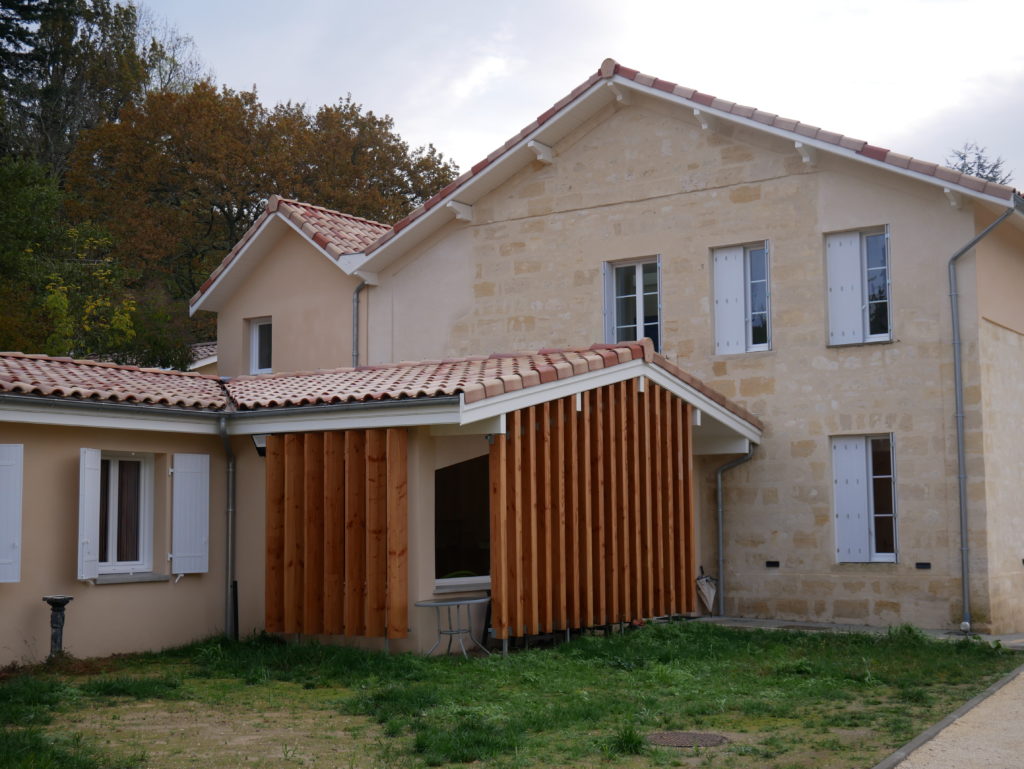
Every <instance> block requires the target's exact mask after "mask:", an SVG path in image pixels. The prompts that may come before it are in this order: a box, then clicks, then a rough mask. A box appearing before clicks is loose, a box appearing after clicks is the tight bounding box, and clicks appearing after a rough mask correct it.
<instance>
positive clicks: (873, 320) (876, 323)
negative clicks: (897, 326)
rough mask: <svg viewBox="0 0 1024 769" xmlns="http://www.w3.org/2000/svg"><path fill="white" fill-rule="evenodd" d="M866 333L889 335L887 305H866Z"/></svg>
mask: <svg viewBox="0 0 1024 769" xmlns="http://www.w3.org/2000/svg"><path fill="white" fill-rule="evenodd" d="M868 333H869V334H872V335H874V334H888V333H889V303H888V302H875V303H873V304H870V305H868Z"/></svg>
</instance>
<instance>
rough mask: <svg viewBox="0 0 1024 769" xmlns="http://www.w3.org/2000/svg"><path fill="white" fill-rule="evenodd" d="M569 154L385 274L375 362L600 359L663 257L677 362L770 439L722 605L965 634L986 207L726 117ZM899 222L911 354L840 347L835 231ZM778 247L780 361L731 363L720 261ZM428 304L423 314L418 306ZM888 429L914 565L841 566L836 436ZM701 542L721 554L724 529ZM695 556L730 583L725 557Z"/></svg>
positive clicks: (740, 486)
mask: <svg viewBox="0 0 1024 769" xmlns="http://www.w3.org/2000/svg"><path fill="white" fill-rule="evenodd" d="M555 150H556V158H555V162H554V163H553V164H551V165H549V166H545V165H541V164H534V165H532V166H531V167H529V168H526V169H524V170H522V171H521V172H519V173H518V174H517V175H515V176H513V177H512V178H511V179H510V180H508V181H507V182H506V183H504V184H503V185H501V186H500V187H498V188H497V189H496V190H494V191H493V192H491V193H490V194H488V195H487V196H485V197H484V198H483V199H481V200H480V201H478V202H477V203H476V204H475V205H474V221H473V223H472V224H465V223H454V222H453V223H452V224H449V225H447V226H446V228H444V229H442V230H440V231H439V232H438V233H437V234H436V235H435V236H434V237H433V239H432V240H431V241H429V242H428V243H426V244H424V245H422V246H420V247H418V248H416V249H414V250H412V251H411V252H410V253H408V254H407V255H405V256H404V257H402V259H400V260H399V261H398V262H396V263H395V264H394V265H392V266H391V267H390V268H387V269H386V270H384V271H383V274H382V282H381V285H380V286H379V287H375V288H374V289H372V291H371V299H370V301H371V310H370V318H369V327H370V332H369V333H370V341H369V346H370V351H369V352H370V358H371V361H385V360H400V359H404V358H420V359H422V358H424V357H435V356H436V357H443V356H451V355H468V354H485V353H489V352H492V351H497V350H515V349H537V348H540V347H552V346H553V347H558V346H578V345H585V344H591V343H592V342H594V341H595V340H602V339H604V334H605V331H604V329H605V322H604V310H605V308H604V293H605V277H604V274H605V270H606V266H607V265H608V264H609V263H614V262H616V261H620V260H630V259H640V258H657V259H659V260H660V264H661V308H662V313H661V315H662V336H663V340H664V342H663V347H662V349H663V352H664V354H665V355H667V356H668V357H669V358H670V359H671V360H673V361H674V362H675V363H677V364H678V365H679V366H681V367H682V368H683V369H685V370H687V371H689V372H691V373H693V374H695V375H696V376H698V377H700V378H702V379H704V380H705V381H706V382H707V383H708V384H710V385H711V386H712V387H715V388H716V389H718V390H719V391H720V392H722V393H723V394H724V395H726V396H728V397H730V398H733V399H735V400H737V401H738V402H740V403H742V404H743V405H744V406H746V407H747V408H748V409H750V410H751V411H753V412H754V413H755V414H757V415H758V416H759V417H761V418H762V419H763V420H764V422H765V424H766V430H765V439H764V443H763V445H761V446H760V447H759V448H758V449H757V454H756V457H755V459H754V461H753V462H751V463H750V464H748V465H745V466H743V467H741V468H739V469H737V470H735V471H733V472H732V473H731V474H730V476H729V477H728V478H729V480H728V483H727V493H726V506H727V515H726V517H727V530H726V564H727V566H726V568H727V570H728V574H727V577H728V582H729V584H730V590H729V591H728V603H727V611H728V613H730V614H737V615H743V616H760V617H781V618H792V619H801V618H806V619H820V620H834V621H838V622H860V623H873V624H890V623H898V622H913V623H915V624H919V625H922V626H927V627H947V626H949V625H950V624H958V623H959V617H960V611H961V606H960V564H959V529H958V519H957V506H956V451H955V434H954V420H953V411H954V407H953V390H952V388H953V368H952V353H951V344H950V318H949V304H948V288H947V284H946V260H947V259H948V258H949V256H950V255H951V254H952V253H953V251H955V250H956V248H958V247H959V246H960V245H961V244H963V243H966V242H967V241H968V240H969V239H970V238H971V237H972V236H973V234H974V232H975V230H974V214H973V212H972V211H970V210H969V208H968V207H965V208H964V209H963V210H956V209H953V208H951V207H950V206H949V203H948V201H947V200H946V199H945V197H944V196H943V194H942V190H941V188H938V187H933V186H930V185H925V184H922V183H919V182H917V181H915V180H911V179H907V178H905V177H901V176H898V175H896V174H894V173H890V172H883V171H878V170H876V169H872V168H868V167H865V166H863V165H861V164H857V163H853V162H850V161H846V160H843V159H839V158H835V157H831V156H827V155H822V156H819V158H818V161H817V163H816V164H815V165H806V164H804V163H803V162H802V161H801V158H800V156H799V155H798V154H797V153H796V152H795V150H794V149H793V147H792V144H791V143H790V142H785V141H783V140H781V139H776V138H773V137H770V136H766V135H764V134H762V133H759V132H752V131H748V130H746V129H741V128H735V127H730V126H728V125H725V126H719V127H718V128H717V129H715V130H712V131H705V130H702V129H701V128H700V127H699V126H698V125H697V123H696V122H695V121H694V119H693V118H692V116H691V115H687V114H685V113H683V112H675V111H673V110H672V109H670V108H668V107H666V106H665V105H663V104H661V103H654V102H650V101H645V100H644V99H642V98H640V99H637V100H636V101H635V102H634V105H633V106H630V107H627V108H625V109H621V110H619V111H613V110H611V109H609V111H608V112H606V113H603V114H600V115H598V116H596V117H595V118H593V119H592V120H591V121H590V122H588V123H586V124H584V125H582V126H580V127H579V128H578V129H577V130H576V132H575V133H573V134H571V135H570V136H568V137H567V138H566V139H565V140H563V141H562V142H560V143H559V144H558V145H557V146H556V147H555ZM883 226H887V227H888V228H889V232H890V255H891V280H892V308H893V329H894V333H893V340H892V342H889V343H885V344H866V345H858V346H851V347H829V346H827V340H828V330H827V317H828V315H827V313H828V308H827V291H826V275H825V255H824V243H825V235H826V234H827V233H830V232H837V231H845V230H857V229H862V228H875V227H883ZM765 240H767V241H768V242H769V248H770V263H771V268H770V269H771V292H772V294H771V323H772V349H771V350H770V351H765V352H754V353H745V354H739V355H729V356H719V355H716V354H715V348H714V329H713V323H712V270H711V264H712V261H711V259H712V251H713V249H715V248H718V247H723V246H730V245H739V244H745V243H753V242H760V241H765ZM414 276H415V277H414ZM467 276H469V277H470V279H469V280H467ZM960 281H961V290H962V297H961V302H962V307H963V313H962V323H963V335H964V341H965V355H966V356H967V357H968V358H970V356H972V355H973V356H976V355H977V334H978V330H977V328H978V325H977V317H978V312H977V297H976V287H975V263H974V259H973V256H968V257H965V258H964V259H963V260H961V265H960ZM425 294H429V298H430V302H429V303H428V302H426V301H424V299H423V298H422V297H423V296H424V295H425ZM410 303H415V306H416V309H417V312H416V313H415V314H408V315H406V314H403V313H402V312H401V311H400V308H403V307H406V306H407V305H409V304H410ZM384 308H388V309H387V314H386V317H384V315H385V311H384ZM385 327H386V328H387V334H386V336H385V335H383V334H379V333H378V329H380V328H385ZM975 359H976V358H975ZM965 375H966V377H967V384H968V418H967V424H968V450H969V452H970V454H971V473H972V475H971V478H972V486H971V496H972V504H977V505H980V508H981V511H982V512H981V514H980V515H979V516H978V517H976V519H975V520H978V521H981V528H979V529H977V530H975V531H974V532H973V534H972V538H973V539H975V540H977V541H976V542H973V545H972V546H973V547H974V554H975V556H976V557H977V559H978V561H977V564H976V565H975V568H976V569H978V570H979V571H978V575H979V578H978V579H976V580H975V584H976V587H975V589H976V590H977V591H978V592H977V597H976V599H975V603H976V604H977V606H978V607H979V608H980V609H981V610H982V612H983V614H987V611H988V610H987V605H986V603H985V601H986V595H987V594H986V593H985V590H984V584H983V583H984V576H985V575H987V573H988V571H987V565H986V563H987V561H986V558H987V554H986V547H987V539H986V535H985V531H984V515H983V511H984V504H985V482H984V476H983V471H984V466H983V462H982V459H981V451H982V449H983V446H982V442H981V438H980V435H981V434H980V432H979V430H980V426H981V416H980V409H981V399H980V397H981V396H980V379H979V376H980V374H979V370H978V367H977V366H976V365H971V364H969V365H968V366H967V367H966V371H965ZM881 433H891V434H892V435H893V441H894V452H895V463H896V474H897V479H896V484H897V499H898V502H897V504H898V509H897V529H898V531H897V537H898V561H897V562H896V563H870V564H837V563H836V548H835V532H834V527H833V519H832V469H831V450H830V436H835V435H865V434H881ZM726 459H728V457H720V458H706V459H705V460H702V465H701V467H703V468H704V471H705V475H706V477H705V481H707V478H709V477H710V478H711V481H709V483H711V486H710V487H708V486H707V485H706V486H705V489H706V491H704V492H702V494H704V495H706V494H711V495H712V496H711V498H710V502H708V500H707V498H703V499H704V503H705V504H704V515H705V519H704V520H705V522H707V523H710V524H713V509H714V508H713V477H712V476H711V475H708V474H709V473H712V472H713V467H714V466H715V465H717V464H721V462H724V461H725V460H726ZM718 460H721V461H718ZM708 488H710V490H709V491H708V490H707V489H708ZM709 504H710V507H709V506H708V505H709ZM708 516H710V518H709V517H708ZM703 531H704V532H705V534H703V535H702V537H703V539H702V541H703V542H704V547H705V548H708V547H713V544H714V537H713V534H711V532H712V531H713V526H711V525H709V526H705V527H704V529H703ZM766 561H778V562H779V567H778V568H767V567H766V566H765V563H766ZM700 562H701V563H703V565H704V566H705V570H706V571H708V572H709V573H713V568H714V562H715V553H714V552H713V551H705V552H702V553H701V558H700ZM918 564H922V565H923V564H928V567H927V568H924V567H923V566H922V568H918Z"/></svg>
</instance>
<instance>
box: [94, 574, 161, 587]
mask: <svg viewBox="0 0 1024 769" xmlns="http://www.w3.org/2000/svg"><path fill="white" fill-rule="evenodd" d="M170 579H171V575H170V574H154V573H153V572H151V571H147V572H139V573H138V574H100V575H99V576H98V577H96V584H97V585H124V584H128V583H129V582H169V581H170Z"/></svg>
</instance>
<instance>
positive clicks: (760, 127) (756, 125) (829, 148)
mask: <svg viewBox="0 0 1024 769" xmlns="http://www.w3.org/2000/svg"><path fill="white" fill-rule="evenodd" d="M612 80H614V82H616V83H618V84H619V85H622V86H624V87H626V88H631V89H633V90H634V91H637V92H638V93H643V94H647V95H648V96H652V97H654V98H657V99H665V100H668V101H672V102H675V103H676V104H680V105H683V106H685V107H687V108H689V109H698V110H700V111H701V112H706V113H709V114H711V115H714V116H715V117H718V118H720V119H722V120H727V121H729V122H730V123H736V124H738V125H742V126H746V127H747V128H753V129H755V130H757V131H763V132H764V133H769V134H772V135H774V136H778V137H781V138H783V139H786V140H787V141H790V142H792V141H794V140H795V141H799V142H801V143H802V144H804V145H805V146H806V147H813V148H815V149H818V150H821V151H822V152H828V153H829V154H832V155H839V156H841V157H845V158H849V159H850V160H856V161H857V162H859V163H865V164H867V165H870V166H874V167H875V168H880V169H882V170H884V171H890V172H892V173H895V174H900V175H901V176H906V177H909V178H911V179H917V181H919V182H925V183H926V184H931V185H932V186H934V187H938V188H939V189H940V190H941V189H942V188H943V187H950V186H953V187H955V188H956V190H957V191H958V192H962V193H963V194H964V195H969V196H970V197H973V198H976V199H977V200H984V201H987V202H989V203H997V204H999V205H1001V206H1003V207H1004V208H1007V207H1009V206H1011V205H1013V202H1012V201H1010V200H1007V199H1006V198H999V197H996V196H994V195H986V194H984V193H982V192H977V191H976V190H972V189H970V188H969V187H963V186H961V185H958V184H953V183H952V182H949V181H946V180H945V179H940V178H939V177H937V176H931V175H929V174H922V173H918V172H917V171H911V170H910V169H909V168H900V167H899V166H894V165H892V164H891V163H886V162H884V161H882V160H875V159H874V158H869V157H867V156H866V155H861V154H860V153H857V152H854V151H853V150H850V149H847V148H846V147H840V146H839V145H838V144H832V143H831V142H825V141H821V140H819V139H812V138H811V137H809V136H804V135H803V134H799V133H797V132H795V131H787V130H785V129H784V128H778V127H776V126H770V125H768V124H767V123H761V122H758V121H757V120H754V119H752V118H746V117H743V116H741V115H734V114H733V113H731V112H724V111H722V110H718V109H715V108H714V107H709V106H707V105H706V104H702V103H701V102H697V101H693V100H692V99H685V98H683V97H682V96H677V95H676V94H673V93H668V92H667V91H662V90H659V89H657V88H653V87H652V86H646V85H642V84H640V83H637V82H636V81H635V80H630V79H628V78H624V77H622V75H615V77H614V78H612Z"/></svg>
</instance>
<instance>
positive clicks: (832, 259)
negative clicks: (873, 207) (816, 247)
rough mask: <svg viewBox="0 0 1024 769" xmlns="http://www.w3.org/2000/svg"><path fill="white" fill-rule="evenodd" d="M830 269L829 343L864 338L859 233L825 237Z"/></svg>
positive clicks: (827, 261)
mask: <svg viewBox="0 0 1024 769" xmlns="http://www.w3.org/2000/svg"><path fill="white" fill-rule="evenodd" d="M825 255H826V266H827V268H828V343H829V344H857V343H858V342H863V341H864V291H863V285H862V284H863V281H862V278H861V266H860V233H857V232H840V233H836V234H833V235H829V236H828V237H827V238H826V239H825Z"/></svg>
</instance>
